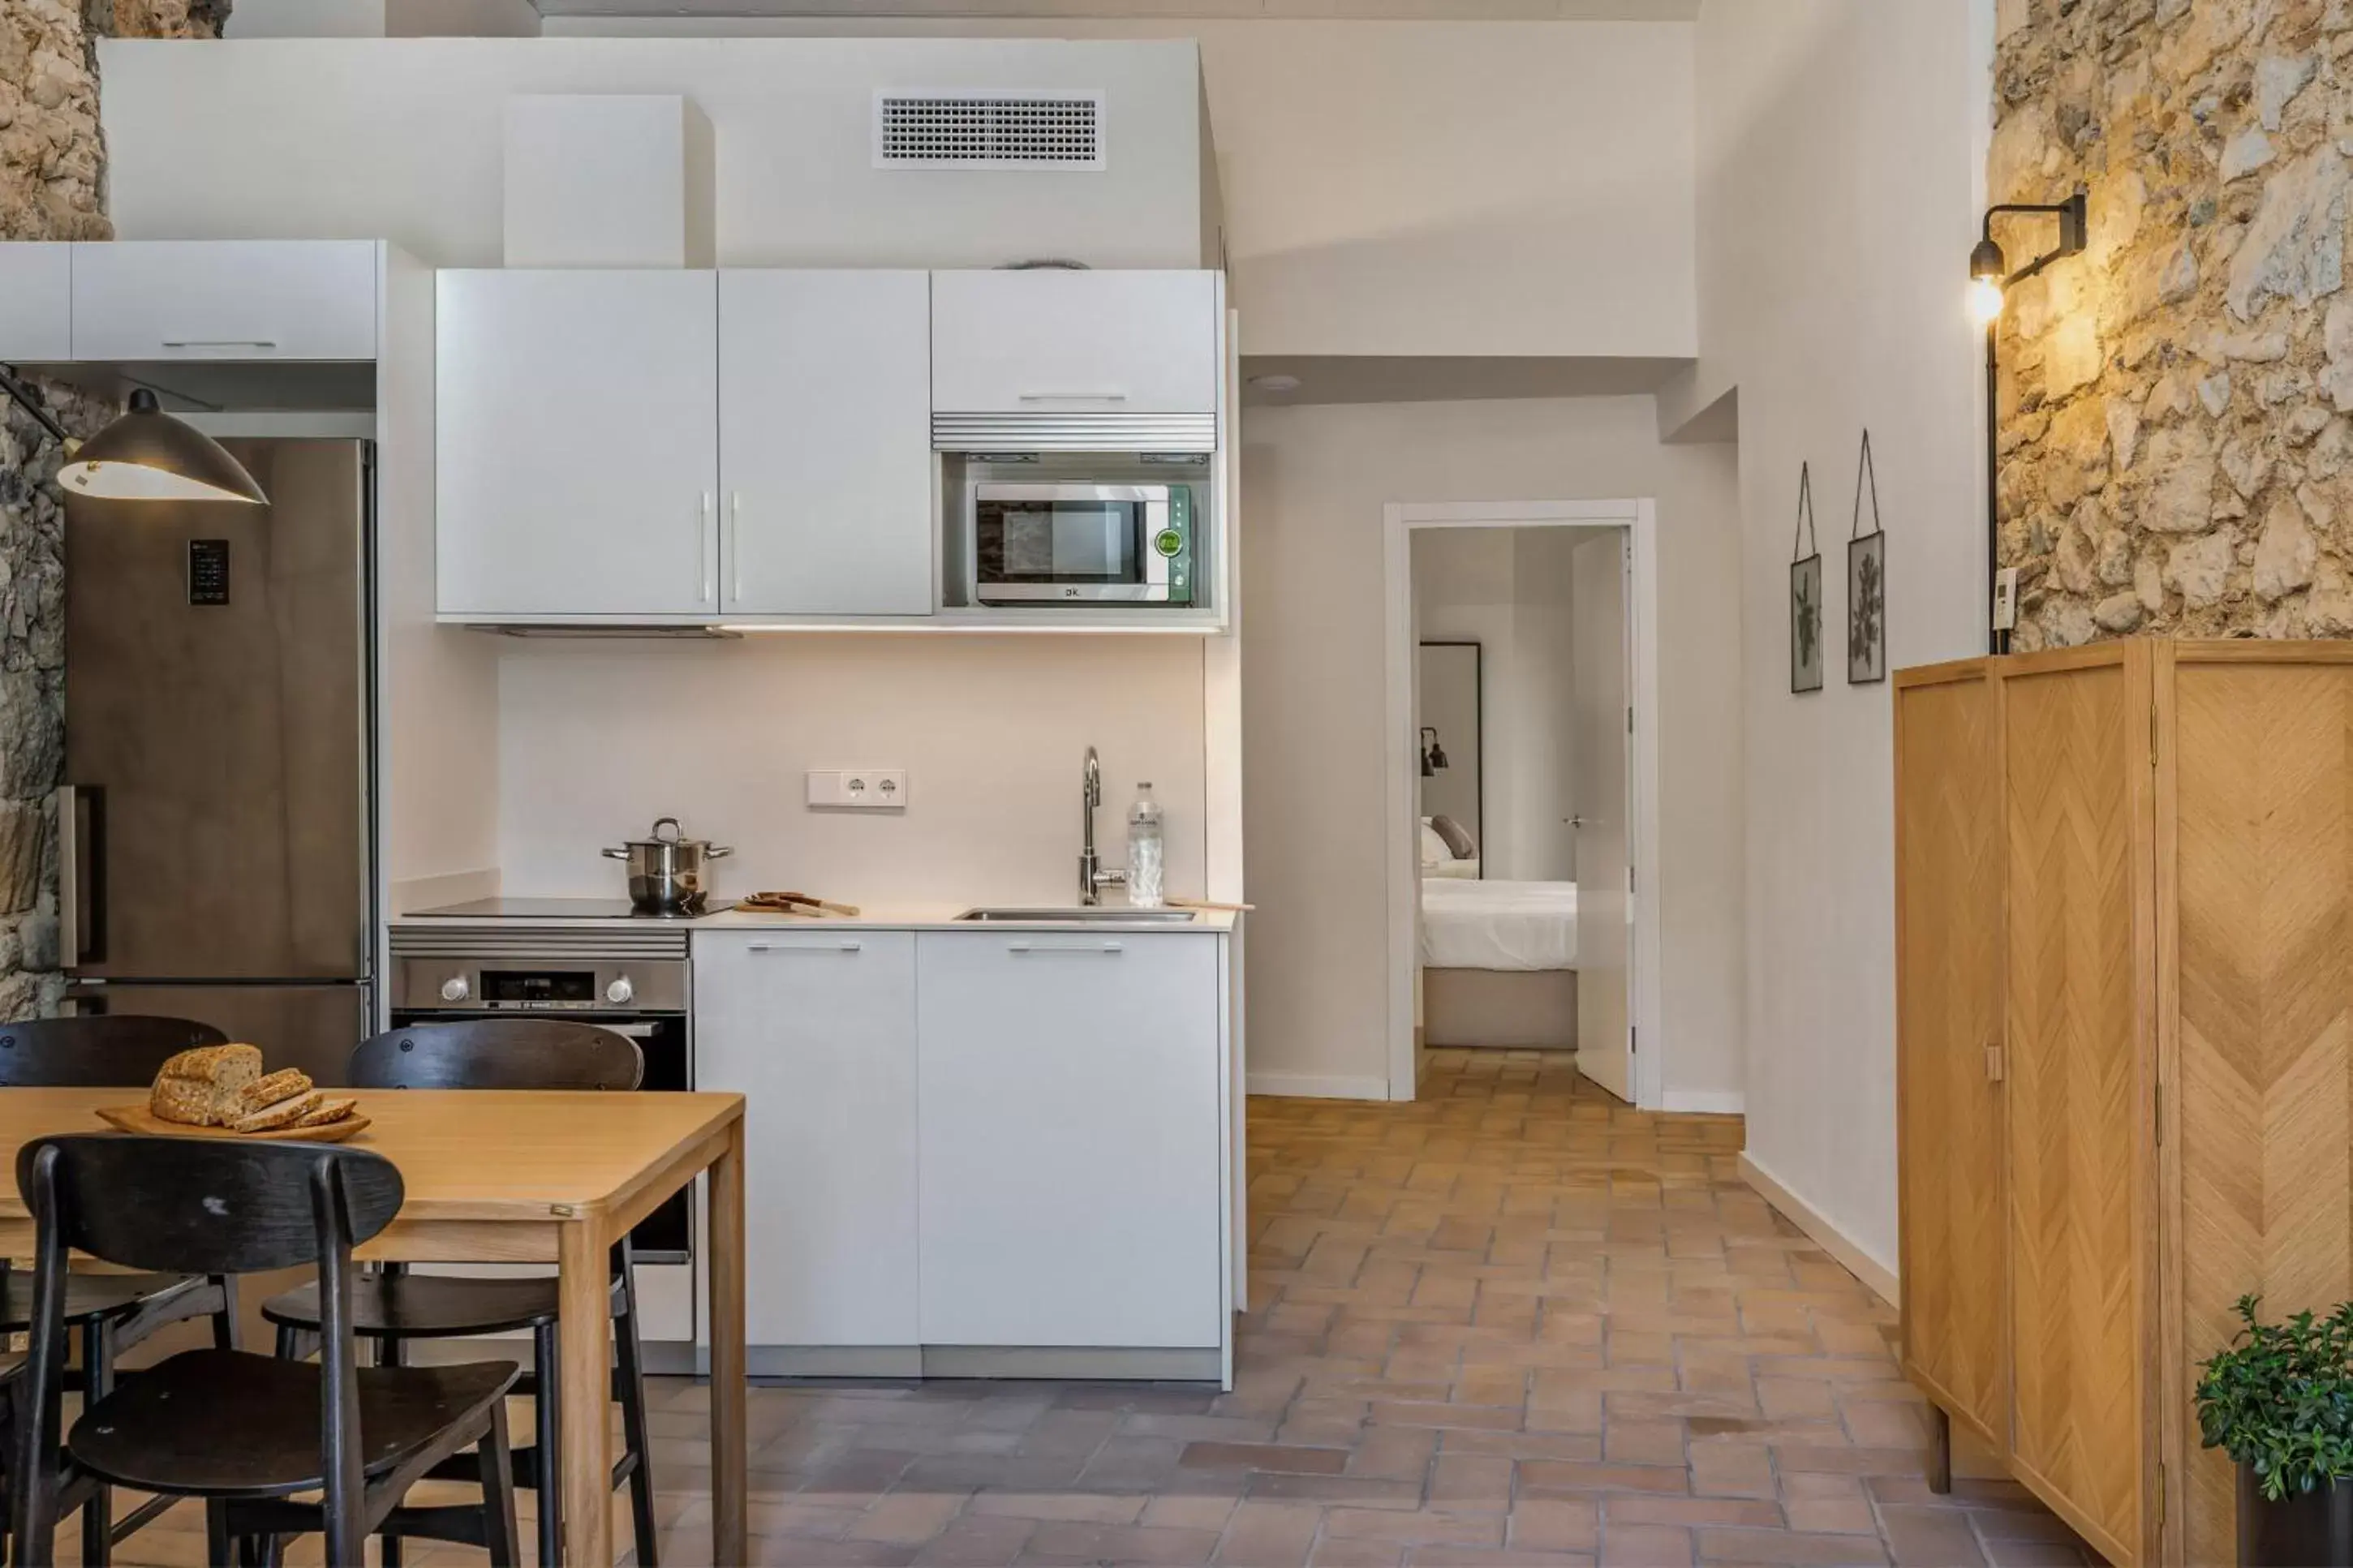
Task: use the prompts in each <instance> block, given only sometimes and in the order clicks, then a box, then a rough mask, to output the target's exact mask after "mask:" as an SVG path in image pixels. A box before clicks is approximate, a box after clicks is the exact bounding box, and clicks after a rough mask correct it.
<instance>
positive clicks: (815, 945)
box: [744, 942, 866, 952]
mask: <svg viewBox="0 0 2353 1568" xmlns="http://www.w3.org/2000/svg"><path fill="white" fill-rule="evenodd" d="M865 950H866V944H865V943H864V942H836V943H834V944H833V945H832V946H831V947H827V946H825V945H824V944H823V943H820V942H752V943H749V944H747V945H746V947H745V948H744V951H745V952H864V951H865Z"/></svg>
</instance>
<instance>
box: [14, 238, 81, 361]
mask: <svg viewBox="0 0 2353 1568" xmlns="http://www.w3.org/2000/svg"><path fill="white" fill-rule="evenodd" d="M71 358H73V247H72V246H70V245H60V244H58V243H57V242H55V241H48V242H42V241H38V240H25V241H19V242H16V243H12V244H5V245H0V364H16V363H29V362H37V361H42V360H68V359H71Z"/></svg>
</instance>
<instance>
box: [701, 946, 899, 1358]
mask: <svg viewBox="0 0 2353 1568" xmlns="http://www.w3.org/2000/svg"><path fill="white" fill-rule="evenodd" d="M694 1053H695V1087H696V1088H698V1089H733V1090H734V1091H736V1092H737V1093H740V1094H742V1095H743V1096H744V1143H745V1145H746V1146H747V1147H748V1148H749V1149H750V1150H751V1155H750V1159H749V1162H748V1163H747V1165H746V1167H745V1179H746V1181H747V1182H748V1183H749V1186H748V1189H747V1191H746V1193H745V1194H744V1199H745V1201H744V1335H745V1338H746V1339H747V1340H748V1341H749V1342H751V1343H753V1344H755V1345H885V1346H902V1345H912V1344H913V1343H915V1342H916V1340H915V1303H916V1287H915V1237H916V1226H915V938H914V933H913V932H912V931H758V932H751V931H711V932H706V933H703V934H700V935H698V936H696V937H695V939H694Z"/></svg>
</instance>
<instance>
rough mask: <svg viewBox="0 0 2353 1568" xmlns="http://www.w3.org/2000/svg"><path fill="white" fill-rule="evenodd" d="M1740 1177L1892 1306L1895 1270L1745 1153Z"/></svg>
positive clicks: (1893, 1302) (1742, 1154)
mask: <svg viewBox="0 0 2353 1568" xmlns="http://www.w3.org/2000/svg"><path fill="white" fill-rule="evenodd" d="M1740 1174H1741V1177H1742V1179H1743V1180H1745V1181H1746V1182H1747V1184H1749V1185H1750V1186H1752V1187H1754V1188H1756V1189H1757V1194H1758V1195H1759V1196H1761V1197H1762V1198H1763V1199H1764V1200H1765V1201H1766V1202H1767V1203H1768V1204H1770V1205H1773V1206H1774V1207H1775V1208H1776V1209H1778V1210H1779V1211H1780V1212H1781V1214H1782V1215H1783V1216H1784V1217H1785V1218H1787V1219H1788V1222H1789V1223H1790V1224H1791V1225H1794V1226H1797V1227H1798V1228H1799V1230H1802V1231H1804V1232H1805V1233H1806V1234H1807V1235H1808V1236H1810V1237H1813V1239H1814V1242H1815V1244H1816V1245H1817V1246H1819V1247H1820V1248H1821V1249H1822V1250H1823V1251H1824V1252H1827V1253H1829V1254H1830V1255H1831V1257H1832V1258H1837V1259H1838V1260H1839V1261H1840V1262H1841V1263H1842V1264H1844V1265H1845V1266H1846V1268H1847V1272H1849V1273H1850V1274H1852V1275H1853V1276H1854V1277H1855V1278H1856V1279H1860V1280H1862V1282H1863V1283H1864V1284H1865V1285H1868V1286H1870V1287H1871V1289H1873V1291H1875V1292H1876V1293H1877V1294H1878V1296H1879V1298H1880V1300H1883V1301H1885V1302H1887V1303H1888V1305H1890V1306H1894V1305H1895V1304H1896V1296H1895V1270H1894V1269H1893V1268H1889V1267H1887V1265H1885V1264H1884V1263H1882V1262H1880V1261H1879V1259H1877V1258H1873V1256H1872V1255H1871V1254H1870V1253H1868V1252H1866V1251H1864V1250H1863V1248H1862V1245H1861V1244H1860V1243H1858V1242H1856V1241H1855V1240H1854V1239H1853V1238H1852V1237H1849V1236H1848V1235H1847V1234H1846V1233H1845V1232H1844V1231H1841V1230H1840V1229H1839V1228H1838V1226H1834V1225H1832V1224H1831V1222H1830V1221H1828V1220H1826V1219H1824V1218H1823V1217H1822V1216H1821V1215H1820V1214H1819V1213H1818V1212H1816V1210H1815V1209H1814V1207H1813V1206H1812V1205H1810V1204H1808V1203H1807V1202H1806V1201H1805V1200H1804V1199H1802V1198H1800V1197H1799V1196H1798V1194H1795V1193H1793V1192H1791V1191H1790V1190H1789V1189H1788V1187H1787V1186H1786V1185H1784V1184H1782V1183H1781V1181H1780V1180H1779V1179H1778V1178H1777V1177H1776V1176H1774V1175H1773V1174H1772V1173H1770V1172H1768V1171H1767V1170H1766V1169H1765V1167H1763V1166H1762V1165H1759V1164H1758V1163H1757V1162H1756V1160H1755V1159H1754V1158H1753V1157H1752V1156H1750V1155H1749V1154H1748V1153H1747V1152H1746V1151H1745V1150H1744V1151H1743V1152H1741V1155H1740Z"/></svg>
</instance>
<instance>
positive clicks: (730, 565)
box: [727, 490, 744, 605]
mask: <svg viewBox="0 0 2353 1568" xmlns="http://www.w3.org/2000/svg"><path fill="white" fill-rule="evenodd" d="M727 579H728V581H729V583H730V584H733V588H732V590H731V591H730V593H729V594H728V595H727V601H728V603H730V604H733V605H740V604H742V603H743V602H744V492H743V491H742V490H729V491H728V492H727Z"/></svg>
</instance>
